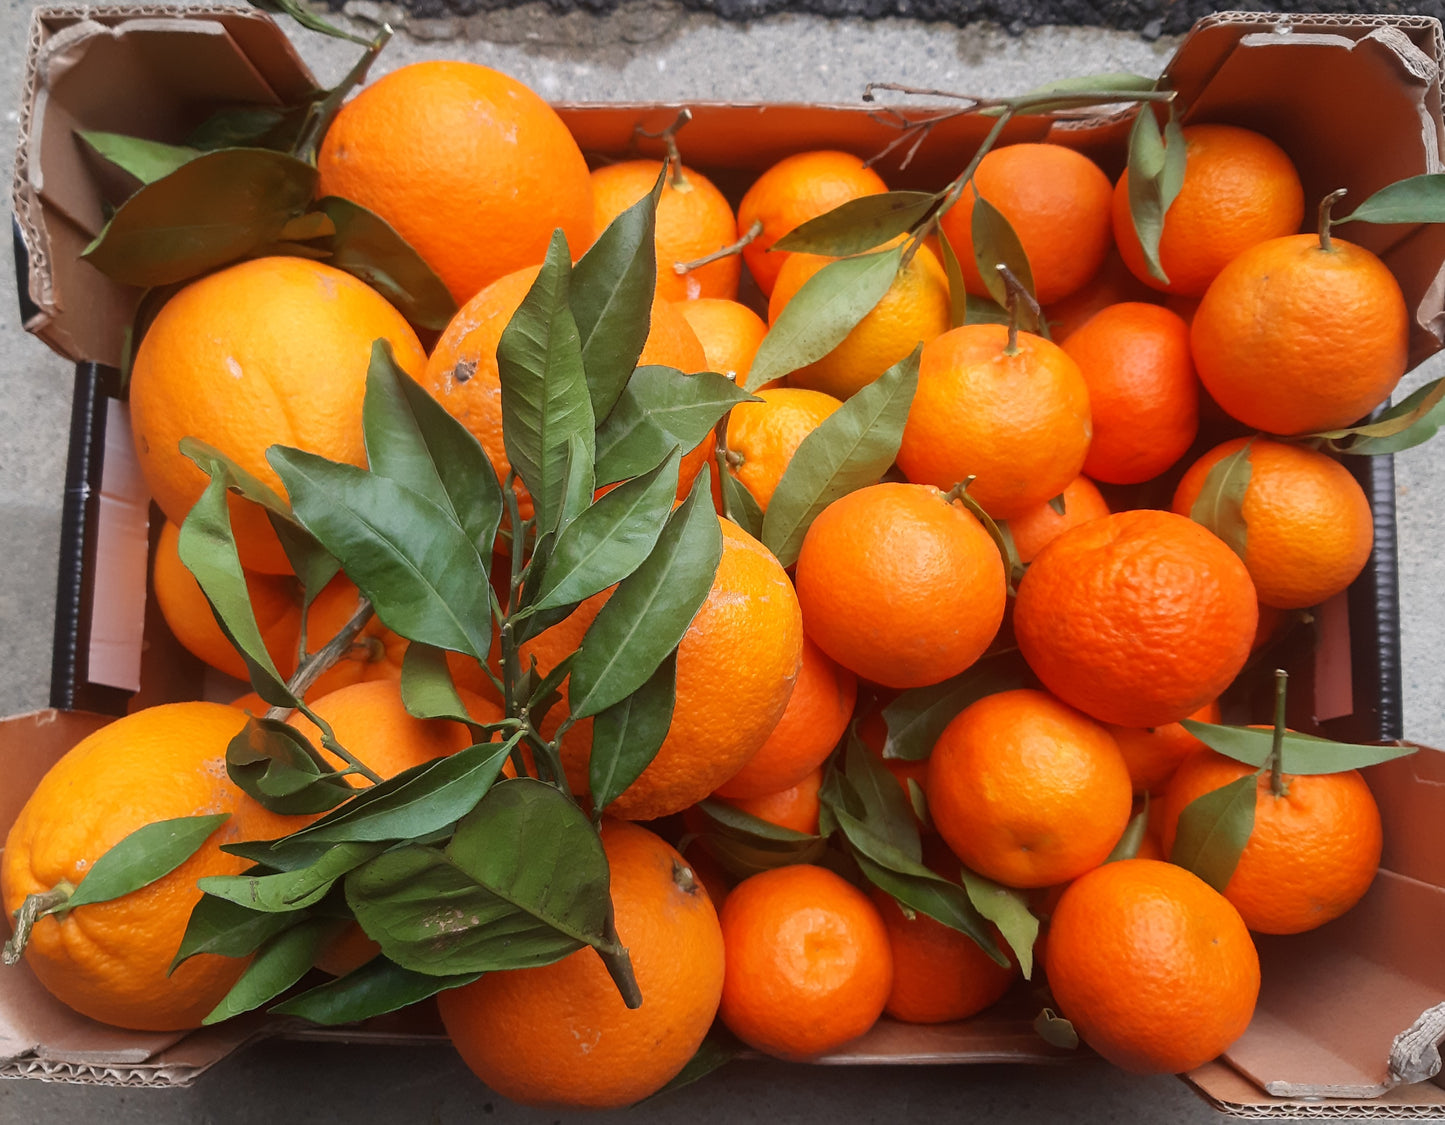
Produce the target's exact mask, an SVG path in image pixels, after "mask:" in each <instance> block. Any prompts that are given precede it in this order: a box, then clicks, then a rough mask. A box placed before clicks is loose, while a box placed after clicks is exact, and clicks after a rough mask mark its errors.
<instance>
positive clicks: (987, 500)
mask: <svg viewBox="0 0 1445 1125" xmlns="http://www.w3.org/2000/svg"><path fill="white" fill-rule="evenodd" d="M1007 344H1008V329H1007V328H1005V327H1004V326H1003V325H1001V324H966V325H964V326H963V327H962V328H955V329H953V330H952V331H951V332H946V333H944V334H943V335H942V336H939V337H938V338H937V339H936V340H934V341H932V342H931V343H929V344H926V345H924V348H923V357H922V360H921V361H920V363H919V367H918V390H917V392H916V393H915V394H914V396H913V405H912V406H911V407H910V408H909V410H908V423H907V425H906V426H904V429H903V444H902V446H901V447H900V448H899V450H898V467H899V468H900V469H902V470H903V472H904V474H905V475H906V476H907V477H908V479H909V480H911V481H914V482H916V483H918V484H932V485H935V486H937V487H938V488H944V489H947V488H952V487H953V486H954V485H955V484H958V483H959V482H960V481H962V480H964V479H966V478H968V477H970V476H972V477H976V478H977V479H976V480H975V481H974V482H973V484H972V485H971V486H970V487H969V495H970V496H972V497H973V498H974V499H975V500H977V501H978V502H979V504H980V505H982V506H983V508H984V510H985V511H987V512H988V514H989V515H991V516H993V517H994V518H995V519H1008V518H1010V517H1011V516H1016V515H1019V514H1020V513H1022V512H1025V511H1027V510H1028V509H1029V508H1032V507H1034V506H1035V505H1036V504H1042V503H1043V502H1044V501H1046V500H1049V499H1051V498H1052V497H1055V496H1057V495H1058V494H1059V493H1060V492H1062V491H1063V490H1064V486H1065V485H1067V484H1068V483H1069V482H1070V481H1071V480H1073V479H1074V478H1075V477H1076V476H1078V475H1079V473H1080V472H1081V471H1082V469H1083V467H1084V458H1085V457H1086V456H1087V455H1088V451H1089V441H1090V438H1091V437H1092V435H1093V423H1092V421H1091V420H1090V414H1089V388H1088V384H1087V383H1086V382H1085V381H1084V376H1083V375H1082V374H1081V373H1080V371H1079V367H1078V365H1077V364H1076V363H1075V362H1074V361H1073V360H1072V359H1070V358H1069V356H1068V355H1067V354H1066V353H1065V352H1064V350H1063V349H1062V348H1060V347H1058V346H1057V345H1055V344H1051V343H1050V342H1049V341H1048V340H1045V339H1044V338H1043V337H1042V336H1034V335H1032V334H1030V333H1028V332H1020V333H1019V334H1018V343H1017V349H1016V352H1015V354H1013V355H1010V354H1008V348H1007Z"/></svg>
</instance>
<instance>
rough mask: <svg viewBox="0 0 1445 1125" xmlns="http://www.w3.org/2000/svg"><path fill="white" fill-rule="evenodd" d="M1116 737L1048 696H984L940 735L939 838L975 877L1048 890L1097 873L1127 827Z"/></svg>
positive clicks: (1129, 798)
mask: <svg viewBox="0 0 1445 1125" xmlns="http://www.w3.org/2000/svg"><path fill="white" fill-rule="evenodd" d="M1132 803H1133V794H1132V791H1131V788H1130V785H1129V770H1128V767H1126V766H1125V765H1124V758H1123V755H1121V754H1120V753H1119V747H1118V746H1117V745H1116V744H1115V742H1114V739H1113V737H1112V736H1111V735H1110V734H1109V732H1108V731H1106V730H1105V729H1104V728H1103V727H1102V726H1100V725H1099V724H1098V723H1096V722H1094V721H1093V720H1092V719H1089V718H1087V717H1086V716H1084V715H1081V714H1080V713H1079V712H1077V711H1075V710H1074V709H1073V708H1072V707H1067V706H1065V705H1064V704H1062V703H1060V702H1059V701H1058V700H1057V699H1055V698H1054V697H1053V696H1051V695H1049V694H1048V693H1047V692H1042V691H1032V690H1029V689H1019V690H1017V691H1005V692H999V693H998V694H996V695H988V696H985V697H984V698H982V699H980V700H979V701H978V702H977V703H974V704H971V705H970V706H968V707H966V708H964V710H963V711H962V712H960V713H959V714H958V715H957V716H955V718H954V719H953V721H952V722H950V723H949V724H948V726H947V727H945V728H944V730H943V733H942V734H941V735H940V736H939V738H938V742H937V743H936V744H935V746H934V748H933V753H932V755H931V756H930V758H929V763H928V807H929V811H930V813H931V814H932V816H933V822H934V825H935V827H937V829H938V831H939V834H940V835H941V836H942V837H943V839H944V841H945V842H946V843H947V844H948V846H949V848H950V849H952V851H953V853H954V854H955V855H956V856H958V858H959V859H961V860H963V862H964V864H965V865H966V866H968V867H970V868H972V869H973V870H975V871H977V872H978V873H979V874H981V875H986V876H987V877H988V878H990V879H994V880H996V881H997V882H1000V883H1003V884H1005V885H1006V886H1010V887H1049V886H1053V885H1054V884H1056V883H1063V882H1067V881H1068V880H1070V879H1073V878H1076V877H1078V876H1079V875H1082V874H1083V873H1084V872H1085V871H1087V870H1089V869H1090V868H1091V867H1097V866H1098V865H1099V864H1100V863H1103V862H1104V860H1105V859H1106V858H1107V857H1108V855H1109V853H1110V852H1111V851H1112V850H1113V848H1114V845H1115V844H1117V843H1118V842H1119V837H1120V836H1122V835H1123V834H1124V829H1125V827H1127V826H1128V823H1129V814H1130V809H1131V805H1132Z"/></svg>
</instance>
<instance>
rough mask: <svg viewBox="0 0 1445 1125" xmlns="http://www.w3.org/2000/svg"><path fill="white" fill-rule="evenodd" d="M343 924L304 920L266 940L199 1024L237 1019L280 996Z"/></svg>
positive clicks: (333, 919)
mask: <svg viewBox="0 0 1445 1125" xmlns="http://www.w3.org/2000/svg"><path fill="white" fill-rule="evenodd" d="M345 925H346V923H345V922H344V921H340V920H338V919H336V918H307V919H305V920H304V921H302V922H300V923H298V924H297V925H295V926H292V927H291V928H290V929H288V930H283V931H282V932H281V933H279V934H277V935H276V936H275V937H273V938H270V939H268V940H267V941H266V944H264V945H263V946H261V948H260V949H259V950H258V951H257V952H256V956H255V959H254V960H252V962H251V963H250V964H249V965H248V966H246V971H245V972H244V973H242V974H241V979H240V980H238V981H237V982H236V983H235V985H234V987H232V989H231V991H230V992H228V993H226V997H225V999H223V1000H222V1001H221V1002H220V1003H219V1004H217V1005H216V1006H215V1008H213V1009H212V1010H211V1013H210V1014H209V1015H208V1016H206V1018H205V1019H203V1020H202V1021H201V1023H202V1025H205V1026H209V1025H210V1024H213V1023H220V1022H221V1021H222V1020H226V1019H230V1018H231V1017H232V1016H239V1015H240V1014H241V1013H242V1012H249V1011H251V1010H252V1009H254V1008H259V1007H260V1006H261V1005H262V1004H265V1003H266V1002H267V1001H269V1000H273V999H275V998H276V997H277V996H280V995H281V993H283V992H285V991H286V990H287V989H288V988H290V987H291V986H292V985H293V984H295V983H296V982H297V981H298V980H300V979H301V978H302V977H304V976H305V975H306V973H307V971H308V970H309V969H310V968H311V966H312V965H314V964H315V963H316V957H317V955H318V954H319V953H320V952H321V950H322V949H324V948H325V947H326V945H327V943H328V942H330V941H331V940H332V939H333V938H335V936H336V935H337V933H338V932H339V931H340V929H341V927H343V926H345Z"/></svg>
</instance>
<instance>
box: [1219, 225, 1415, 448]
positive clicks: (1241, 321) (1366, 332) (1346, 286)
mask: <svg viewBox="0 0 1445 1125" xmlns="http://www.w3.org/2000/svg"><path fill="white" fill-rule="evenodd" d="M1409 325H1410V317H1409V313H1408V311H1407V310H1406V308H1405V298H1404V295H1403V294H1402V293H1401V292H1400V285H1399V283H1398V282H1397V281H1396V280H1395V278H1394V276H1393V275H1392V274H1391V273H1390V271H1389V270H1388V269H1387V268H1386V266H1385V263H1384V262H1382V261H1380V259H1379V258H1377V257H1375V255H1374V254H1372V253H1370V252H1369V251H1368V250H1366V249H1364V248H1363V247H1361V246H1356V245H1355V244H1354V243H1351V242H1346V241H1345V240H1344V239H1342V238H1332V239H1331V240H1330V246H1329V248H1328V249H1326V248H1324V247H1323V246H1322V245H1321V244H1320V240H1319V238H1318V237H1317V236H1316V235H1313V234H1300V235H1294V236H1291V237H1289V238H1276V239H1272V240H1271V241H1269V242H1264V243H1261V244H1260V245H1258V246H1255V247H1253V248H1251V249H1249V250H1246V251H1245V252H1244V253H1242V254H1240V255H1239V257H1237V258H1235V259H1234V260H1233V261H1231V262H1230V263H1229V265H1227V266H1225V267H1224V269H1223V270H1221V271H1220V274H1219V276H1218V277H1217V278H1215V279H1214V282H1213V284H1211V285H1210V286H1209V289H1208V291H1207V292H1206V293H1205V294H1204V299H1203V300H1202V301H1201V302H1200V303H1199V309H1198V311H1196V312H1195V314H1194V321H1193V324H1192V325H1191V326H1190V343H1191V345H1192V347H1193V351H1194V363H1195V367H1196V368H1197V369H1198V371H1199V378H1200V381H1201V382H1203V384H1204V387H1205V389H1206V390H1207V391H1208V392H1209V393H1210V394H1211V395H1213V396H1214V400H1215V401H1216V402H1218V403H1219V405H1220V406H1222V407H1223V408H1224V409H1225V411H1227V412H1228V413H1229V414H1230V415H1232V416H1233V417H1235V418H1238V419H1239V420H1240V421H1241V422H1243V423H1244V424H1245V425H1246V426H1250V427H1253V428H1254V429H1257V430H1264V431H1266V432H1268V433H1272V434H1304V433H1313V432H1315V431H1316V430H1328V429H1333V428H1335V427H1338V426H1348V425H1349V424H1350V423H1352V422H1354V421H1356V420H1358V419H1359V418H1362V417H1363V416H1364V415H1366V414H1368V413H1369V412H1370V411H1371V410H1373V409H1374V408H1375V407H1377V406H1379V405H1380V403H1382V402H1384V401H1385V399H1386V397H1388V395H1389V394H1390V392H1391V391H1392V390H1394V389H1395V384H1396V383H1398V382H1399V381H1400V376H1401V375H1403V374H1404V373H1405V362H1406V358H1407V354H1408V336H1409Z"/></svg>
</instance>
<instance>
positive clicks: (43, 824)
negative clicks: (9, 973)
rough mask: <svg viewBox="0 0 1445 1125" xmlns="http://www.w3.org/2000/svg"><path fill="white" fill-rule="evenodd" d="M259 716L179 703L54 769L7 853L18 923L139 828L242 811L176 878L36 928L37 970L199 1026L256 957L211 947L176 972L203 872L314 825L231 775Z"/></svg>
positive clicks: (98, 736)
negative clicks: (235, 848) (35, 901)
mask: <svg viewBox="0 0 1445 1125" xmlns="http://www.w3.org/2000/svg"><path fill="white" fill-rule="evenodd" d="M245 723H246V718H245V716H244V715H241V714H240V713H238V712H237V711H236V710H235V708H232V707H227V706H225V705H224V704H221V703H170V704H165V705H163V706H159V707H150V708H147V709H145V710H143V711H137V712H135V713H134V714H131V715H127V716H126V717H125V718H122V719H117V720H116V721H115V722H113V723H111V724H110V725H109V726H107V727H104V728H102V729H101V730H99V731H97V732H96V733H95V734H92V735H90V736H89V737H88V738H85V739H82V740H81V741H80V742H78V743H77V744H76V745H75V746H74V747H72V748H71V749H70V750H69V751H68V752H67V753H66V754H65V756H64V757H62V758H61V759H60V761H58V762H57V763H56V764H55V765H54V766H52V767H51V769H50V771H49V772H48V773H47V774H46V775H45V777H44V778H43V779H42V780H41V782H40V784H39V785H38V786H36V788H35V792H33V793H32V794H31V795H30V799H29V800H28V801H27V802H26V803H25V807H24V808H23V809H22V810H21V812H20V815H19V817H17V818H16V821H15V823H14V825H13V826H12V827H11V829H10V834H9V836H8V837H7V838H6V840H5V851H4V854H3V856H0V898H3V900H4V908H5V916H6V918H10V917H12V916H13V912H14V911H16V910H18V909H19V908H20V904H21V903H22V902H23V901H24V900H25V897H26V896H27V895H32V894H43V893H45V892H47V891H49V890H51V888H53V887H56V886H58V885H59V884H61V883H69V884H71V885H72V886H75V885H79V884H80V882H81V880H82V879H83V878H84V877H85V874H86V872H87V871H88V870H89V869H90V867H91V865H92V864H94V863H95V861H96V860H98V859H99V858H100V857H101V856H102V855H104V854H105V853H106V852H107V851H109V850H110V849H111V848H112V847H113V846H114V845H115V844H117V843H119V842H120V841H121V840H122V839H124V838H125V837H126V836H128V835H130V833H132V832H134V831H135V830H136V829H138V828H141V827H143V826H145V825H147V824H150V823H152V822H154V821H159V820H171V819H174V818H176V817H185V816H204V815H211V814H214V813H229V814H230V817H231V818H230V820H228V821H226V822H225V823H224V824H222V825H221V826H220V827H219V828H217V829H216V830H215V831H214V832H213V833H212V834H211V835H210V836H209V837H208V838H207V840H206V842H205V843H204V844H203V845H202V846H201V848H200V849H199V850H198V851H197V852H196V853H195V855H193V856H192V857H191V858H190V859H188V860H186V862H185V863H183V864H181V865H180V866H179V867H177V868H176V869H175V870H174V871H172V872H171V873H170V874H169V875H165V876H162V877H161V878H160V879H157V880H156V881H155V882H153V883H150V884H149V885H147V886H145V887H142V888H141V889H140V890H137V891H132V892H131V893H130V894H128V895H123V896H122V897H120V898H117V899H112V900H111V901H109V902H99V903H94V904H92V905H89V906H78V907H76V908H75V909H74V910H72V911H68V912H65V913H62V914H60V915H50V916H48V917H45V918H42V919H40V920H39V921H38V922H36V924H35V928H34V929H33V930H32V931H31V934H30V943H29V945H28V946H27V947H26V950H25V961H26V964H28V965H29V966H30V967H31V969H32V970H34V972H35V975H36V976H37V977H38V978H39V979H40V983H41V984H43V985H44V986H45V987H46V988H47V989H48V990H49V991H50V992H51V993H52V994H54V995H55V997H56V998H57V999H59V1000H61V1001H62V1002H64V1003H65V1004H68V1005H69V1006H70V1007H72V1008H74V1009H75V1010H76V1011H78V1012H80V1013H81V1014H83V1015H86V1016H89V1017H90V1018H91V1019H95V1020H99V1021H100V1022H102V1023H109V1024H114V1025H116V1026H117V1027H128V1028H135V1029H137V1030H142V1031H173V1030H181V1029H184V1028H193V1027H199V1026H200V1023H201V1020H202V1019H203V1018H204V1017H205V1016H206V1014H207V1013H208V1012H210V1010H211V1009H212V1008H214V1007H215V1006H216V1005H217V1004H218V1003H219V1002H220V1001H221V999H222V997H224V996H225V995H226V993H227V992H229V991H230V988H231V986H232V985H233V984H234V983H235V982H236V980H237V978H238V977H239V976H240V975H241V973H242V971H243V970H244V969H245V968H246V964H247V959H245V958H232V957H222V956H220V955H218V954H200V955H198V956H196V957H192V958H191V959H190V960H188V961H186V962H185V963H184V964H182V965H181V966H180V968H178V969H176V971H175V972H174V973H171V974H169V975H167V970H168V969H169V967H170V963H171V959H172V958H173V957H174V956H175V953H176V950H177V948H178V947H179V946H180V942H181V936H182V935H183V934H184V933H185V930H186V923H187V922H188V921H189V919H190V915H191V909H192V908H193V907H194V906H195V904H196V903H197V902H199V901H200V898H201V892H200V889H199V888H198V887H197V886H196V880H197V879H199V878H202V877H204V876H208V875H238V874H240V873H241V872H242V871H243V870H244V869H245V868H246V867H247V866H248V862H247V861H246V860H243V859H241V858H240V857H239V856H233V855H228V854H227V853H225V852H223V851H221V850H220V845H222V844H229V843H235V842H237V841H241V840H269V839H274V838H275V837H278V836H284V835H286V834H287V833H289V832H294V831H296V830H297V829H298V828H300V827H302V826H303V825H304V824H305V823H306V820H305V819H304V818H300V817H283V816H277V815H275V814H274V813H270V812H268V811H267V810H266V809H264V808H263V807H262V806H261V805H259V804H257V803H256V802H255V801H253V800H251V798H249V797H247V796H246V795H245V794H244V793H242V792H241V790H239V789H238V788H236V786H235V785H233V784H232V783H231V781H230V779H229V778H228V777H227V776H226V761H225V759H226V745H227V743H229V742H230V741H231V739H232V738H233V737H235V736H236V735H237V734H239V733H240V731H241V728H242V727H243V726H245Z"/></svg>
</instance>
